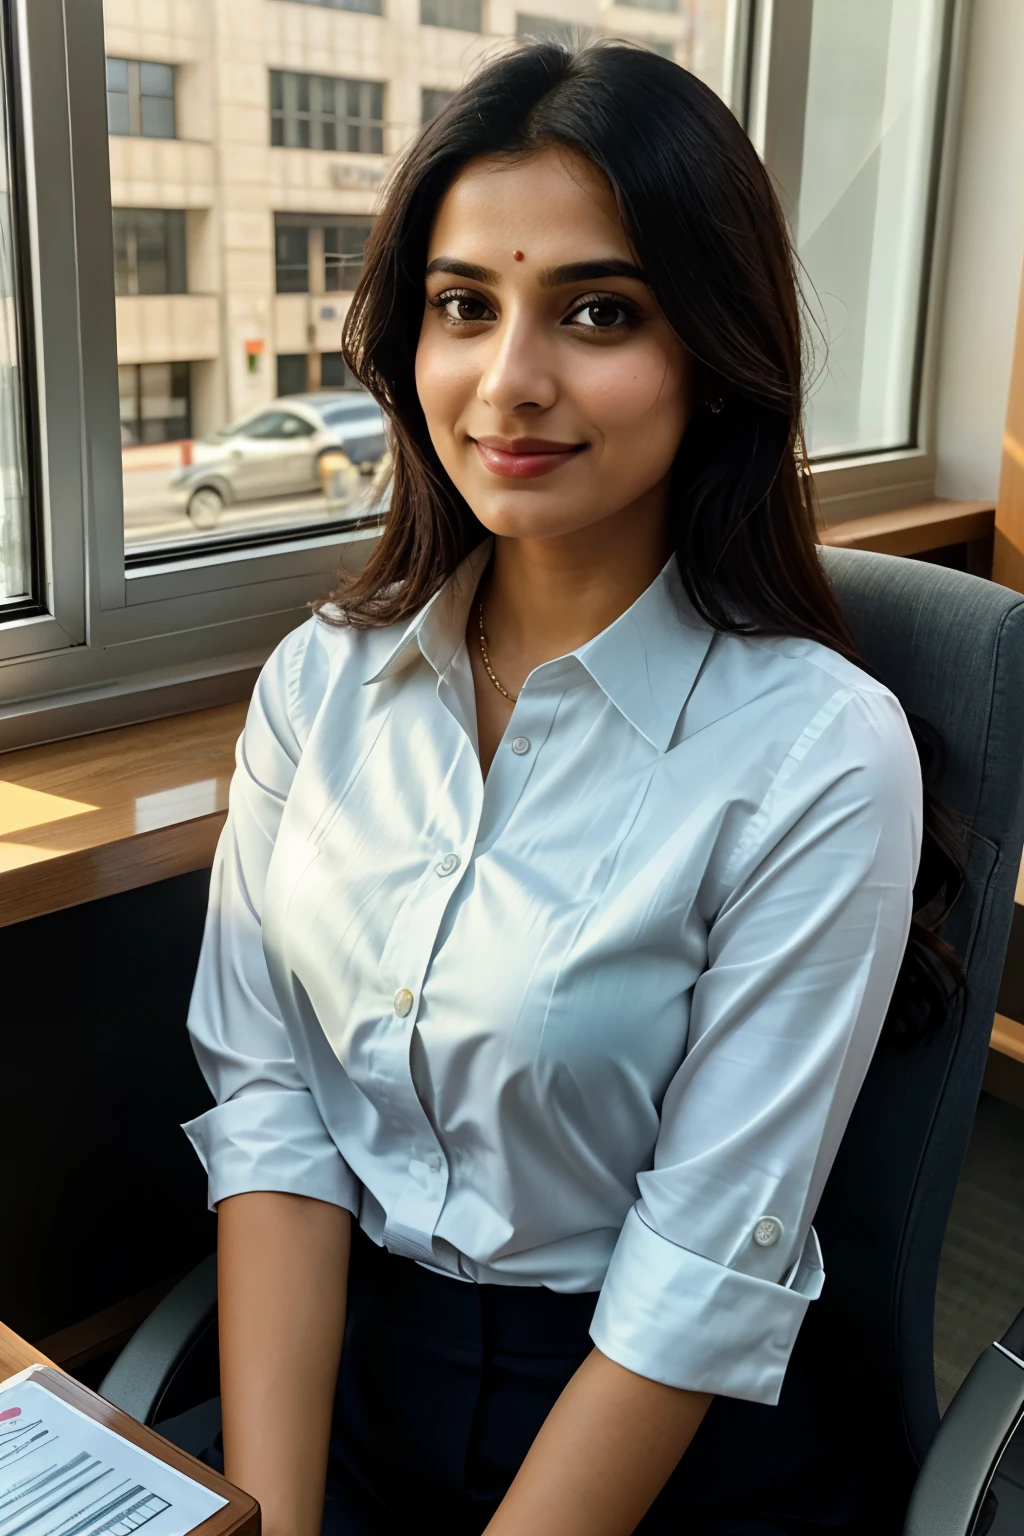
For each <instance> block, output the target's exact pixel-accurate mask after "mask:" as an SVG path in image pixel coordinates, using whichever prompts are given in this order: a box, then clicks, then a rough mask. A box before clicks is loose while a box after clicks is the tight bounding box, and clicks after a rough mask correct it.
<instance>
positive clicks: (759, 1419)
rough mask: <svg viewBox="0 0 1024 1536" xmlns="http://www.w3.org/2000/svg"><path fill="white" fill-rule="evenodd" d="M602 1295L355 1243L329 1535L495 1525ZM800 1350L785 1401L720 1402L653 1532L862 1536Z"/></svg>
mask: <svg viewBox="0 0 1024 1536" xmlns="http://www.w3.org/2000/svg"><path fill="white" fill-rule="evenodd" d="M596 1300H597V1296H596V1293H590V1294H586V1295H577V1296H567V1295H561V1294H556V1293H555V1292H553V1291H548V1290H544V1289H539V1288H533V1287H530V1288H525V1287H515V1286H499V1285H474V1284H468V1283H465V1282H462V1281H459V1280H455V1279H450V1278H448V1277H446V1276H443V1275H437V1274H434V1273H432V1272H431V1271H429V1270H425V1269H424V1268H423V1267H422V1266H421V1265H417V1264H415V1263H414V1262H413V1261H412V1260H410V1259H403V1258H398V1257H396V1256H394V1255H392V1254H388V1253H386V1252H384V1251H383V1250H381V1249H379V1248H377V1247H376V1246H375V1244H373V1243H372V1242H371V1241H370V1240H369V1239H368V1238H366V1237H364V1236H363V1235H362V1234H361V1233H359V1232H358V1231H357V1232H356V1233H355V1234H354V1237H353V1252H352V1263H351V1274H350V1280H349V1306H348V1322H347V1328H346V1335H345V1348H344V1352H343V1360H342V1367H341V1373H340V1376H339V1380H338V1392H337V1399H336V1405H335V1414H334V1425H333V1431H332V1439H331V1463H330V1472H329V1478H328V1489H327V1500H326V1506H325V1515H324V1526H323V1531H324V1536H383V1533H388V1536H390V1533H392V1532H394V1533H396V1536H397V1533H398V1532H407V1531H408V1530H410V1529H414V1528H416V1527H417V1526H419V1527H422V1526H423V1525H424V1523H426V1525H427V1526H428V1528H429V1529H432V1530H443V1531H445V1532H446V1533H448V1536H470V1533H477V1532H481V1531H483V1529H484V1527H485V1526H486V1525H487V1522H488V1520H489V1519H490V1518H491V1516H492V1515H493V1513H494V1511H495V1509H496V1508H497V1506H498V1504H499V1502H500V1501H501V1498H502V1496H503V1494H504V1492H505V1490H506V1489H507V1487H508V1485H509V1484H510V1482H511V1481H512V1478H513V1477H514V1476H515V1473H516V1471H517V1470H518V1468H519V1466H520V1463H521V1462H522V1460H523V1458H524V1457H525V1455H526V1453H527V1451H528V1450H529V1448H530V1445H531V1443H532V1441H533V1439H534V1436H535V1435H536V1434H537V1431H538V1430H539V1428H540V1426H541V1424H542V1423H543V1422H544V1419H545V1417H546V1416H547V1414H548V1412H549V1411H550V1409H551V1407H552V1405H553V1404H554V1402H555V1400H556V1398H557V1397H558V1395H559V1393H560V1392H561V1391H562V1388H563V1387H564V1386H565V1385H566V1383H567V1382H568V1380H569V1378H570V1377H571V1376H572V1374H573V1372H574V1371H575V1370H576V1368H577V1367H578V1366H579V1365H580V1363H581V1362H582V1360H583V1359H584V1358H585V1357H586V1355H587V1354H589V1352H590V1350H591V1348H592V1345H591V1342H590V1339H589V1337H588V1332H587V1330H588V1326H589V1323H590V1319H591V1315H592V1313H593V1310H594V1305H595V1303H596ZM810 1365H811V1362H809V1361H805V1360H802V1359H801V1358H800V1355H799V1350H798V1353H797V1355H796V1356H794V1360H793V1361H792V1363H791V1365H790V1369H789V1371H788V1372H787V1377H786V1383H785V1386H784V1389H783V1395H782V1401H781V1402H780V1404H779V1406H778V1407H777V1408H770V1407H765V1406H763V1405H760V1404H755V1403H742V1402H738V1401H736V1400H734V1399H727V1398H717V1399H716V1400H715V1401H714V1402H713V1403H712V1405H711V1408H710V1409H709V1411H708V1414H707V1416H706V1418H705V1420H704V1422H703V1424H702V1425H701V1427H700V1429H699V1430H698V1432H697V1435H696V1437H695V1438H694V1440H693V1442H692V1444H691V1445H690V1448H689V1450H688V1451H687V1452H686V1454H685V1456H684V1457H683V1459H682V1461H681V1462H680V1464H679V1466H678V1467H677V1469H676V1471H675V1472H674V1473H673V1475H672V1477H671V1478H670V1479H669V1482H668V1484H667V1486H666V1487H665V1489H664V1490H663V1492H662V1493H661V1495H660V1496H659V1498H658V1499H657V1500H656V1502H655V1504H654V1506H653V1507H652V1509H651V1510H650V1512H649V1513H648V1514H647V1516H646V1517H645V1518H644V1520H643V1521H642V1523H641V1525H640V1526H639V1527H638V1528H637V1529H638V1532H639V1533H641V1536H663V1533H664V1536H667V1533H669V1532H672V1533H677V1532H689V1533H694V1536H810V1533H812V1532H844V1533H852V1532H858V1533H859V1532H860V1531H861V1530H862V1528H863V1527H862V1524H861V1520H860V1518H859V1517H858V1512H857V1509H856V1479H855V1477H854V1475H853V1473H852V1471H851V1469H849V1468H846V1467H844V1466H843V1463H842V1459H841V1453H840V1446H839V1445H838V1444H833V1443H831V1441H830V1437H829V1433H828V1426H829V1423H830V1415H829V1413H828V1410H827V1407H826V1405H825V1403H824V1402H823V1399H822V1396H821V1391H822V1389H821V1387H820V1386H819V1385H817V1384H816V1382H815V1379H814V1374H813V1370H812V1369H810Z"/></svg>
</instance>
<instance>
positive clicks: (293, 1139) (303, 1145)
mask: <svg viewBox="0 0 1024 1536" xmlns="http://www.w3.org/2000/svg"><path fill="white" fill-rule="evenodd" d="M182 1130H183V1131H184V1132H185V1135H186V1136H187V1137H188V1139H189V1141H190V1142H191V1143H192V1145H193V1146H194V1147H195V1149H196V1151H197V1152H198V1154H199V1161H200V1162H201V1163H202V1165H203V1167H204V1168H205V1169H206V1172H207V1175H208V1176H209V1181H210V1182H209V1202H210V1209H211V1210H213V1209H214V1208H215V1207H216V1205H217V1202H218V1201H220V1200H226V1199H227V1198H228V1197H229V1196H230V1195H247V1194H251V1193H252V1192H253V1191H254V1190H273V1191H275V1192H276V1193H278V1194H284V1195H308V1196H309V1197H310V1199H313V1200H325V1201H326V1202H327V1204H328V1205H341V1206H344V1207H345V1209H346V1210H348V1211H351V1212H352V1214H353V1215H357V1214H358V1212H359V1181H358V1179H357V1178H356V1176H355V1174H354V1173H353V1172H352V1170H351V1169H350V1168H349V1166H348V1164H347V1163H346V1162H345V1159H344V1158H343V1157H342V1155H341V1153H340V1152H339V1151H338V1149H337V1147H336V1146H335V1145H334V1142H333V1141H332V1140H331V1138H330V1136H329V1135H328V1133H327V1129H326V1127H325V1125H324V1123H323V1120H322V1119H321V1118H320V1112H319V1110H318V1109H317V1107H316V1105H315V1104H314V1102H313V1098H312V1095H311V1094H309V1093H308V1092H303V1091H302V1090H299V1089H291V1088H287V1089H268V1090H267V1091H265V1092H264V1091H262V1090H261V1091H259V1092H250V1093H243V1094H240V1095H239V1096H238V1097H237V1098H234V1099H228V1100H227V1101H226V1103H224V1104H218V1105H217V1106H216V1107H215V1108H214V1109H210V1110H207V1112H206V1114H205V1115H200V1116H199V1117H198V1118H197V1119H195V1120H189V1121H188V1123H187V1124H185V1125H183V1126H182Z"/></svg>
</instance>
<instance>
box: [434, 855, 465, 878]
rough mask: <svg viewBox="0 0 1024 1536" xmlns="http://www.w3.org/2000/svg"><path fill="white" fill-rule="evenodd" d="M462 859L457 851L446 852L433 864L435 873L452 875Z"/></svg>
mask: <svg viewBox="0 0 1024 1536" xmlns="http://www.w3.org/2000/svg"><path fill="white" fill-rule="evenodd" d="M461 863H462V860H461V859H460V858H459V856H458V854H457V853H446V854H445V856H444V858H443V859H442V860H441V862H440V863H439V864H435V865H434V874H435V875H454V873H455V871H456V870H457V869H458V867H459V865H460V864H461Z"/></svg>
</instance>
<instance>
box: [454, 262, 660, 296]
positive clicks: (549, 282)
mask: <svg viewBox="0 0 1024 1536" xmlns="http://www.w3.org/2000/svg"><path fill="white" fill-rule="evenodd" d="M434 272H446V273H448V275H449V276H450V277H464V278H465V279H466V281H467V282H470V283H486V284H487V286H488V287H491V288H496V287H497V286H498V285H499V283H500V282H501V278H500V277H499V275H498V273H497V272H495V271H493V270H492V269H491V268H490V267H478V266H476V265H474V263H473V262H470V261H459V259H458V257H456V256H435V257H434V260H433V261H432V262H430V263H429V265H428V267H427V270H426V273H425V276H427V277H430V276H431V274H432V273H434ZM602 277H628V278H632V279H633V280H634V281H635V282H638V283H646V281H647V278H646V276H645V274H644V272H643V270H642V268H640V267H638V266H635V265H634V263H633V262H631V261H621V260H619V259H618V258H617V257H608V258H606V259H605V260H603V261H574V262H570V263H569V264H568V265H567V266H563V267H549V268H548V269H547V271H546V272H542V273H541V274H540V282H541V286H542V287H543V288H562V287H565V286H567V285H568V284H569V283H587V282H593V281H594V280H595V279H600V278H602Z"/></svg>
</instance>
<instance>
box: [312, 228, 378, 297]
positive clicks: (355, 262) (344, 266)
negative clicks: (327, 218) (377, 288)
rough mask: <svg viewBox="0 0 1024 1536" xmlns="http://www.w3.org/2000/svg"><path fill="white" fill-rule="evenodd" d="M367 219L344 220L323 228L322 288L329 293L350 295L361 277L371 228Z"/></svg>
mask: <svg viewBox="0 0 1024 1536" xmlns="http://www.w3.org/2000/svg"><path fill="white" fill-rule="evenodd" d="M372 227H373V226H372V222H371V220H370V219H345V220H344V222H342V223H340V224H328V225H326V226H325V228H324V288H325V289H326V291H327V292H328V293H352V292H353V290H354V289H355V286H356V284H357V283H358V281H359V279H360V278H361V277H362V275H363V247H364V246H365V245H366V241H367V238H368V236H369V233H370V230H371V228H372Z"/></svg>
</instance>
